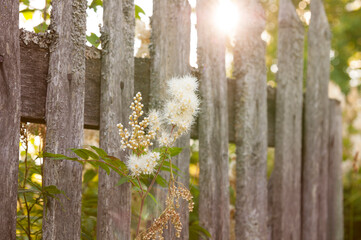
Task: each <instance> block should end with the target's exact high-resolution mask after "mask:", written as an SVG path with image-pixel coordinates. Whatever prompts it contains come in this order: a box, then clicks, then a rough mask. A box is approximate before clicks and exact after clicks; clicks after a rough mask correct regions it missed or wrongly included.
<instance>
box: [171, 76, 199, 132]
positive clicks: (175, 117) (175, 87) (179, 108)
mask: <svg viewBox="0 0 361 240" xmlns="http://www.w3.org/2000/svg"><path fill="white" fill-rule="evenodd" d="M168 85H169V93H170V95H171V97H170V100H169V101H168V102H166V105H165V108H164V118H165V119H167V120H168V121H169V123H170V124H172V125H175V126H177V127H179V128H182V129H185V130H189V128H190V127H191V125H192V122H193V119H194V117H195V115H196V113H197V111H198V107H199V99H198V97H197V95H196V93H195V91H196V90H197V86H198V83H197V81H196V79H195V78H191V77H185V78H173V79H171V80H170V81H169V84H168Z"/></svg>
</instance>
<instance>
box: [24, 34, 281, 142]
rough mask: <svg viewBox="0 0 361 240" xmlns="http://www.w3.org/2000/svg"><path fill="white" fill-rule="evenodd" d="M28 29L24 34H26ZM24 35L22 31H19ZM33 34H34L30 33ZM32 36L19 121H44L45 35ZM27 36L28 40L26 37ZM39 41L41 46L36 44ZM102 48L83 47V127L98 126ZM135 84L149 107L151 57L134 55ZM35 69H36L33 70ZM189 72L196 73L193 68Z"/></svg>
mask: <svg viewBox="0 0 361 240" xmlns="http://www.w3.org/2000/svg"><path fill="white" fill-rule="evenodd" d="M28 33H29V32H27V34H26V35H28ZM22 35H24V34H22ZM33 37H34V36H33ZM33 37H29V36H28V37H21V41H20V47H21V48H20V53H21V85H22V90H21V96H22V100H23V103H22V109H21V119H22V121H29V122H38V123H45V101H46V78H47V72H48V71H47V69H48V66H49V63H48V59H49V57H48V54H49V52H48V49H47V44H48V42H50V40H49V39H48V38H47V36H43V37H41V38H40V39H39V36H38V34H35V39H34V38H33ZM25 39H27V40H25ZM39 42H41V44H40V45H41V47H40V46H39ZM100 55H101V52H100V50H97V49H94V48H87V49H86V56H87V59H86V84H85V109H84V124H85V128H89V129H99V106H100V72H101V59H100ZM134 65H135V67H134V88H135V92H138V91H140V92H142V97H143V103H144V109H145V110H147V109H148V103H149V98H150V96H149V92H150V60H149V59H147V58H134ZM35 70H36V71H35ZM192 74H193V75H195V76H197V75H199V74H198V73H197V72H196V71H195V70H194V69H193V70H192ZM235 82H236V81H235V80H234V79H227V83H228V87H227V89H228V94H227V95H228V122H229V124H228V125H229V141H230V142H234V110H233V109H234V99H235V92H236V91H235ZM275 94H276V90H275V89H274V88H271V87H268V88H267V106H268V108H267V112H268V115H267V118H268V145H269V146H270V147H273V146H274V138H275V114H276V111H275V109H276V108H275ZM191 137H192V138H194V139H195V138H198V127H197V126H194V127H193V128H192V131H191Z"/></svg>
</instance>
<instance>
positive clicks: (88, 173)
mask: <svg viewBox="0 0 361 240" xmlns="http://www.w3.org/2000/svg"><path fill="white" fill-rule="evenodd" d="M96 175H97V172H96V171H94V170H93V169H89V170H87V171H86V172H85V173H84V177H83V178H84V180H83V183H84V184H87V183H88V182H90V181H91V180H92V179H93V178H94V177H95V176H96Z"/></svg>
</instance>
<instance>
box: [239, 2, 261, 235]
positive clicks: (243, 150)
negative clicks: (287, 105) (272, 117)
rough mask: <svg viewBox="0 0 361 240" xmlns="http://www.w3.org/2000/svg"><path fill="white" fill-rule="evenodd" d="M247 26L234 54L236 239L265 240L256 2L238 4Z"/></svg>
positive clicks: (242, 26)
mask: <svg viewBox="0 0 361 240" xmlns="http://www.w3.org/2000/svg"><path fill="white" fill-rule="evenodd" d="M238 3H239V8H240V9H242V13H244V14H245V16H244V19H246V21H244V22H243V24H240V26H239V29H238V30H237V35H236V46H235V49H234V75H235V77H236V98H235V101H236V103H235V139H236V154H237V167H236V172H237V184H236V185H237V190H236V191H237V199H236V226H237V227H236V238H237V239H242V240H254V239H259V240H265V239H268V233H267V175H266V171H267V84H266V79H267V77H266V65H265V54H266V43H265V42H264V41H263V40H262V39H261V37H260V36H261V33H262V31H263V30H264V28H265V16H264V11H263V9H262V6H261V4H260V3H259V1H257V0H253V1H241V0H240V1H238Z"/></svg>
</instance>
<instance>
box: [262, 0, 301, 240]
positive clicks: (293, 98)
mask: <svg viewBox="0 0 361 240" xmlns="http://www.w3.org/2000/svg"><path fill="white" fill-rule="evenodd" d="M278 21H279V31H278V69H279V70H278V75H277V97H276V137H275V165H274V170H273V173H272V176H271V178H270V185H271V189H270V192H269V194H270V196H269V199H270V202H269V207H268V210H269V215H270V224H271V236H272V239H275V240H277V239H293V240H300V239H301V163H302V103H303V102H302V97H303V96H302V94H303V93H302V91H303V44H304V27H303V24H302V23H301V21H300V20H299V18H298V16H297V13H296V9H295V7H294V6H293V4H292V1H291V0H281V1H280V9H279V16H278Z"/></svg>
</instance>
